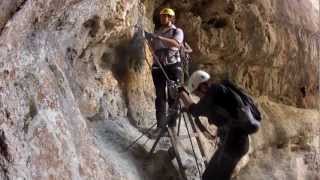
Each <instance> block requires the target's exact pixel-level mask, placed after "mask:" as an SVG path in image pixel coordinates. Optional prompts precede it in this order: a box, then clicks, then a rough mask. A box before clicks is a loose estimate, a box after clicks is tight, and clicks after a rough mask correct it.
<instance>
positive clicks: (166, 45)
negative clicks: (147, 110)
mask: <svg viewBox="0 0 320 180" xmlns="http://www.w3.org/2000/svg"><path fill="white" fill-rule="evenodd" d="M159 14H160V23H161V26H160V28H158V29H157V30H156V31H155V33H154V34H152V38H151V45H152V50H153V52H154V57H153V59H154V61H153V65H152V78H153V82H154V86H155V90H156V100H155V107H156V119H157V127H158V128H157V130H156V133H154V135H156V134H158V133H159V131H160V129H161V128H162V127H164V126H166V124H168V126H169V127H175V126H176V118H177V116H178V112H177V109H178V107H177V103H175V101H176V100H175V99H174V98H172V97H168V100H167V98H166V87H167V84H168V81H167V79H166V75H165V74H167V76H168V78H169V79H170V80H171V81H175V82H176V83H177V84H180V83H181V81H182V75H183V71H182V68H181V58H180V53H179V48H180V46H181V44H182V43H183V39H184V34H183V31H182V29H180V28H177V27H176V26H175V25H174V18H175V12H174V10H173V9H171V8H164V9H162V10H161V11H160V13H159ZM161 68H163V69H164V71H165V73H164V72H163V71H162V69H161ZM167 101H168V102H167ZM167 103H168V106H169V110H170V113H169V114H168V117H167V115H166V109H167V108H166V107H167ZM172 112H173V113H172ZM166 118H168V119H166ZM166 120H167V121H166ZM166 122H167V123H166Z"/></svg>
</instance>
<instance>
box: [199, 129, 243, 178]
mask: <svg viewBox="0 0 320 180" xmlns="http://www.w3.org/2000/svg"><path fill="white" fill-rule="evenodd" d="M224 138H225V139H224V140H222V141H223V142H222V143H221V144H220V146H219V147H218V149H217V151H216V152H215V154H214V155H213V157H212V158H211V160H210V162H209V165H208V167H207V169H206V170H205V172H204V173H203V176H202V179H203V180H230V179H231V175H232V173H233V170H234V169H235V167H236V165H237V164H238V162H239V161H240V160H241V158H242V157H243V156H244V155H245V154H246V153H247V152H248V150H249V137H248V135H243V134H241V133H239V132H237V131H235V130H230V131H229V132H226V134H225V136H224Z"/></svg>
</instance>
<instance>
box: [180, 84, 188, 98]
mask: <svg viewBox="0 0 320 180" xmlns="http://www.w3.org/2000/svg"><path fill="white" fill-rule="evenodd" d="M178 92H179V93H181V92H185V93H187V95H188V96H189V95H190V93H189V91H188V90H187V89H186V88H185V87H184V86H180V87H178Z"/></svg>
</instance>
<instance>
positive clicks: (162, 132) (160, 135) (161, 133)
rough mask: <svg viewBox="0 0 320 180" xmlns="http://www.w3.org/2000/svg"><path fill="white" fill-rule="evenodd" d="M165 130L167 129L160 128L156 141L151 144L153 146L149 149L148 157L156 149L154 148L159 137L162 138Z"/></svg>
mask: <svg viewBox="0 0 320 180" xmlns="http://www.w3.org/2000/svg"><path fill="white" fill-rule="evenodd" d="M166 129H167V128H162V129H161V132H160V134H159V136H158V137H157V139H156V141H155V142H154V144H153V146H152V148H151V150H150V152H149V155H150V156H151V155H152V154H153V152H154V150H155V149H156V146H157V144H158V142H159V140H160V138H161V137H162V136H163V134H164V133H165V132H166Z"/></svg>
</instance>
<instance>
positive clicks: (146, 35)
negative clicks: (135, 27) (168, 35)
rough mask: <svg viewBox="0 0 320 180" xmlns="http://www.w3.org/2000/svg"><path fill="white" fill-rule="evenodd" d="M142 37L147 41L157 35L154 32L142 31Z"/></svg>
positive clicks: (157, 37) (156, 37)
mask: <svg viewBox="0 0 320 180" xmlns="http://www.w3.org/2000/svg"><path fill="white" fill-rule="evenodd" d="M144 37H145V38H146V39H147V40H148V41H152V40H154V39H159V36H158V35H156V34H154V33H149V32H147V31H144Z"/></svg>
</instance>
